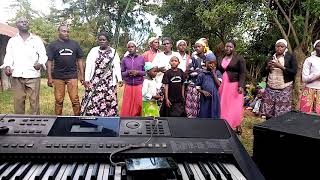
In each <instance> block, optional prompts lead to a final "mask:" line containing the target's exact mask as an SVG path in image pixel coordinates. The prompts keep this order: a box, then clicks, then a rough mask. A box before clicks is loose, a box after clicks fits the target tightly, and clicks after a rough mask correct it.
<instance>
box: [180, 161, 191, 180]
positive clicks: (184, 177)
mask: <svg viewBox="0 0 320 180" xmlns="http://www.w3.org/2000/svg"><path fill="white" fill-rule="evenodd" d="M178 168H179V169H180V172H181V175H182V180H189V177H188V175H187V172H186V170H185V169H184V167H183V164H181V163H178Z"/></svg>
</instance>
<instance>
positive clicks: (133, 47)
mask: <svg viewBox="0 0 320 180" xmlns="http://www.w3.org/2000/svg"><path fill="white" fill-rule="evenodd" d="M127 48H128V51H129V54H135V53H136V50H137V47H136V45H134V44H133V43H129V44H128V45H127Z"/></svg>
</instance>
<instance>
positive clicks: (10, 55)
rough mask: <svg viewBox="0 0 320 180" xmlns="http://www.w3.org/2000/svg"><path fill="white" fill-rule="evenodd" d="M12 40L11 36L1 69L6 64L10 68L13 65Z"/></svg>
mask: <svg viewBox="0 0 320 180" xmlns="http://www.w3.org/2000/svg"><path fill="white" fill-rule="evenodd" d="M12 41H13V38H11V39H10V40H9V42H8V44H7V48H6V55H5V56H4V60H3V64H2V66H1V67H0V68H1V69H2V68H5V67H7V66H9V67H10V68H13V67H12V66H13V44H14V42H12Z"/></svg>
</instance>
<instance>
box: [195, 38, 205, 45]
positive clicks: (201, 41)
mask: <svg viewBox="0 0 320 180" xmlns="http://www.w3.org/2000/svg"><path fill="white" fill-rule="evenodd" d="M194 44H201V45H202V46H203V47H206V43H204V41H203V40H201V39H199V40H198V41H197V42H196V43H194Z"/></svg>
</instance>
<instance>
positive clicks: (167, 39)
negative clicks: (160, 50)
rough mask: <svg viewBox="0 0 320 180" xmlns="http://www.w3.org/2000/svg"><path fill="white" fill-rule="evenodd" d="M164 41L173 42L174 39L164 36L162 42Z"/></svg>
mask: <svg viewBox="0 0 320 180" xmlns="http://www.w3.org/2000/svg"><path fill="white" fill-rule="evenodd" d="M164 41H169V42H170V43H171V44H173V41H172V39H171V38H169V37H164V38H163V39H162V44H163V42H164Z"/></svg>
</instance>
